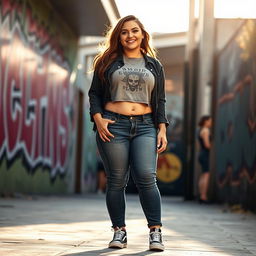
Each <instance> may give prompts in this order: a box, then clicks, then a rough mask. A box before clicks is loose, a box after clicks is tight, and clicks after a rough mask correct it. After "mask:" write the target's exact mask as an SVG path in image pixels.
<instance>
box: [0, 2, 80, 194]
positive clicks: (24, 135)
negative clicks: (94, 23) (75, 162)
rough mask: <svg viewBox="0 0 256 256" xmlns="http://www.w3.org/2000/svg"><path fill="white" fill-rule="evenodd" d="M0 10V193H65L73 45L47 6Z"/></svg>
mask: <svg viewBox="0 0 256 256" xmlns="http://www.w3.org/2000/svg"><path fill="white" fill-rule="evenodd" d="M0 4H1V6H0V22H1V23H0V38H1V48H0V81H1V84H0V192H1V193H12V192H46V193H48V192H49V193H51V192H64V191H67V190H68V184H67V180H68V179H67V175H69V174H68V169H69V165H70V164H71V163H72V155H73V153H72V152H73V148H72V144H73V143H72V140H73V134H74V131H75V125H74V123H75V122H74V120H75V116H74V115H75V113H76V110H75V106H74V105H73V102H75V100H74V97H75V96H74V95H75V93H74V91H73V90H74V89H72V88H73V87H72V81H71V79H70V77H71V74H72V70H73V65H74V61H75V54H76V50H77V49H76V45H77V44H76V40H77V39H76V37H75V36H74V35H73V34H72V32H71V31H70V30H69V28H68V27H67V26H66V24H64V23H63V22H62V20H61V19H60V18H58V17H55V16H56V15H55V16H54V12H53V10H52V9H51V8H50V7H49V6H48V5H47V1H28V0H27V1H11V0H2V1H1V2H0Z"/></svg>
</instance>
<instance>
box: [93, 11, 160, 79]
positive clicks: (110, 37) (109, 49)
mask: <svg viewBox="0 0 256 256" xmlns="http://www.w3.org/2000/svg"><path fill="white" fill-rule="evenodd" d="M127 21H135V22H136V23H137V24H138V26H139V27H140V29H141V31H142V34H143V35H144V38H143V39H142V42H141V51H142V52H143V53H144V54H149V55H150V56H151V57H154V58H156V52H155V50H154V48H153V47H152V46H151V45H150V35H149V33H148V32H147V31H146V30H145V28H144V26H143V24H142V23H141V22H140V21H139V19H138V18H136V17H135V16H134V15H128V16H125V17H123V18H121V19H120V20H119V21H118V22H117V24H116V26H115V27H114V28H112V29H110V30H109V31H108V33H107V35H106V41H105V42H104V43H103V44H102V45H101V46H103V50H102V51H101V52H100V53H99V54H98V55H97V56H96V57H95V58H94V61H93V69H94V70H97V72H98V75H99V77H100V79H101V80H104V72H105V71H106V69H107V68H108V66H109V65H110V64H111V63H112V62H113V61H114V60H115V59H116V58H117V56H119V55H121V54H122V53H123V47H122V45H121V43H120V33H121V30H122V28H123V25H124V23H125V22H127Z"/></svg>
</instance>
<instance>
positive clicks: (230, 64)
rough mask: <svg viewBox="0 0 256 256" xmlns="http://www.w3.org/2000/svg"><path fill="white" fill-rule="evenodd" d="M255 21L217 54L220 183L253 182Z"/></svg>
mask: <svg viewBox="0 0 256 256" xmlns="http://www.w3.org/2000/svg"><path fill="white" fill-rule="evenodd" d="M255 38H256V21H252V20H249V21H247V22H246V23H245V24H244V25H243V26H242V28H241V29H240V30H239V31H238V33H237V34H236V35H235V37H234V38H233V39H232V40H231V41H230V42H229V44H228V45H227V46H226V47H225V49H224V50H223V51H222V52H221V53H220V55H219V57H218V61H217V63H218V83H217V84H218V87H217V99H218V102H217V106H216V125H215V141H216V149H217V150H216V168H217V170H216V171H217V177H218V184H219V187H224V186H226V185H231V186H239V185H241V183H242V181H244V180H246V181H247V183H248V184H249V185H252V184H254V185H255V184H256V90H255V88H256V49H255V42H256V39H255Z"/></svg>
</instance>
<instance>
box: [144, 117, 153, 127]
mask: <svg viewBox="0 0 256 256" xmlns="http://www.w3.org/2000/svg"><path fill="white" fill-rule="evenodd" d="M143 123H144V124H146V125H150V126H154V122H153V120H152V118H147V119H144V120H143Z"/></svg>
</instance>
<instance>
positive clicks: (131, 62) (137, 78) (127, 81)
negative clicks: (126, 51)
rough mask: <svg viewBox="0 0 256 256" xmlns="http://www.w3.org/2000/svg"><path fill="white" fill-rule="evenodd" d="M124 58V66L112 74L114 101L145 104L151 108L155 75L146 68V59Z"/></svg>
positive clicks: (111, 91)
mask: <svg viewBox="0 0 256 256" xmlns="http://www.w3.org/2000/svg"><path fill="white" fill-rule="evenodd" d="M123 58H124V66H122V67H121V68H120V69H118V70H116V71H115V72H114V73H113V74H112V78H111V86H110V93H111V99H112V101H129V102H138V103H145V104H147V105H149V106H150V101H151V93H152V90H153V88H154V84H155V78H154V75H153V74H152V73H151V72H150V71H149V70H148V69H146V68H145V60H144V58H143V57H142V58H128V57H126V56H124V57H123Z"/></svg>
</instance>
